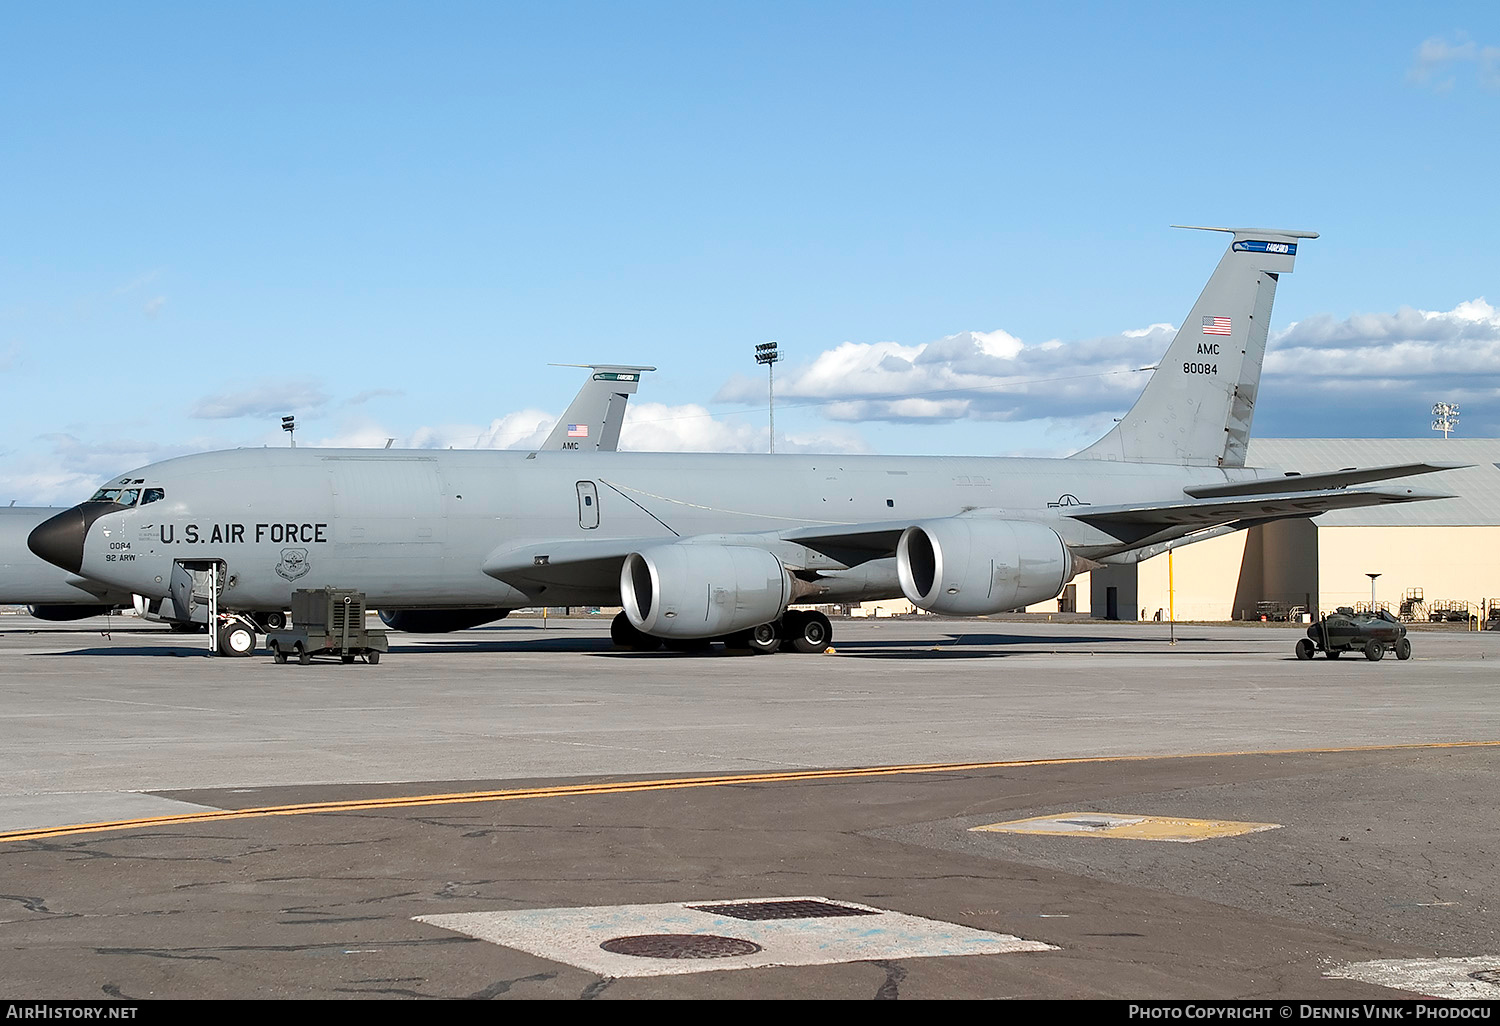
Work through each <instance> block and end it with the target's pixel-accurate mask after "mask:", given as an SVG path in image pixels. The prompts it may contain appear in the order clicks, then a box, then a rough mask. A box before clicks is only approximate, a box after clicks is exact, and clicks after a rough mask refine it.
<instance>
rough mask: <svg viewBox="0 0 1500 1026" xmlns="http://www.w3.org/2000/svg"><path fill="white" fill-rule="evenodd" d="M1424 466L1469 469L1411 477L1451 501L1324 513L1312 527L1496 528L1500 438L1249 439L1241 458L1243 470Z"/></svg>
mask: <svg viewBox="0 0 1500 1026" xmlns="http://www.w3.org/2000/svg"><path fill="white" fill-rule="evenodd" d="M1424 462H1428V463H1472V464H1473V466H1471V467H1468V468H1466V469H1464V470H1445V471H1442V472H1440V473H1437V474H1424V475H1422V476H1421V477H1417V478H1413V479H1412V484H1413V486H1414V487H1416V488H1418V489H1422V490H1425V491H1433V492H1447V493H1448V494H1451V495H1454V496H1456V497H1455V498H1452V499H1438V500H1435V501H1433V502H1413V503H1409V504H1403V505H1398V506H1372V507H1369V508H1366V509H1351V510H1343V511H1341V512H1337V513H1325V514H1323V515H1322V516H1320V517H1318V518H1317V519H1316V520H1315V521H1314V523H1316V524H1317V525H1318V526H1319V527H1496V526H1500V438H1437V437H1433V438H1252V439H1251V440H1250V449H1249V453H1248V457H1247V459H1246V464H1247V465H1248V466H1252V467H1279V468H1281V469H1283V470H1297V471H1301V472H1302V473H1304V474H1305V473H1310V472H1313V471H1320V470H1341V469H1343V468H1344V467H1378V466H1388V465H1391V464H1396V463H1424ZM1370 487H1374V486H1370Z"/></svg>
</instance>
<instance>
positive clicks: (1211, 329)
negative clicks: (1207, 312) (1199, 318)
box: [1203, 317, 1229, 335]
mask: <svg viewBox="0 0 1500 1026" xmlns="http://www.w3.org/2000/svg"><path fill="white" fill-rule="evenodd" d="M1203 334H1205V335H1227V334H1229V318H1228V317H1205V318H1203Z"/></svg>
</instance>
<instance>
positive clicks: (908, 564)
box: [896, 517, 1073, 616]
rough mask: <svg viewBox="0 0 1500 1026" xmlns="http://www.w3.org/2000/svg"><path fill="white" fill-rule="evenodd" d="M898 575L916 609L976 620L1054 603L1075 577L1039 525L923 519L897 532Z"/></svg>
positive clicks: (1058, 542)
mask: <svg viewBox="0 0 1500 1026" xmlns="http://www.w3.org/2000/svg"><path fill="white" fill-rule="evenodd" d="M896 576H897V578H898V579H899V580H900V582H901V592H902V594H904V595H905V596H906V597H907V599H908V600H910V601H911V604H912V605H914V606H916V607H918V608H919V609H925V610H927V611H928V612H932V613H945V614H947V615H949V616H979V615H983V614H985V613H999V612H1002V611H1003V610H1006V609H1016V608H1018V607H1020V606H1025V605H1030V604H1031V603H1033V602H1043V601H1046V600H1047V599H1050V598H1053V597H1055V596H1056V595H1057V594H1058V593H1059V592H1061V591H1062V588H1063V585H1064V584H1066V583H1068V581H1069V580H1071V579H1072V577H1073V554H1072V553H1071V552H1069V551H1068V547H1067V546H1066V545H1064V544H1063V540H1062V539H1061V538H1060V537H1058V535H1057V532H1056V531H1053V530H1052V529H1051V528H1048V527H1043V526H1042V525H1041V524H1033V523H1028V522H1026V521H1023V520H989V519H981V518H977V517H952V518H949V519H944V520H925V521H922V522H921V523H917V524H913V525H912V526H911V527H908V528H907V529H906V530H905V531H903V532H902V533H901V540H900V541H899V542H898V543H897V545H896Z"/></svg>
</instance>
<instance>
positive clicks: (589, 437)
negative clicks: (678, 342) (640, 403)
mask: <svg viewBox="0 0 1500 1026" xmlns="http://www.w3.org/2000/svg"><path fill="white" fill-rule="evenodd" d="M553 366H555V367H586V368H587V369H589V370H591V371H593V372H594V373H593V374H591V375H589V379H588V380H587V381H585V382H584V383H583V387H582V388H580V389H579V390H578V394H577V395H576V396H574V397H573V402H572V403H571V404H570V405H569V406H568V408H567V410H566V411H565V412H564V413H563V415H562V419H561V420H559V421H558V422H557V426H556V427H554V428H553V429H552V433H551V434H550V435H548V436H547V440H546V441H545V442H543V443H542V445H541V448H542V449H585V450H587V451H589V452H614V451H615V449H616V448H617V447H618V446H619V444H620V425H621V424H622V423H624V420H625V404H626V403H627V402H629V401H630V397H631V396H632V395H634V394H635V390H636V388H638V387H639V386H640V383H641V374H642V373H644V372H645V371H654V370H656V368H655V367H623V366H618V365H616V364H606V363H560V364H553Z"/></svg>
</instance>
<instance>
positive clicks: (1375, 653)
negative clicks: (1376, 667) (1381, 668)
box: [1365, 641, 1385, 663]
mask: <svg viewBox="0 0 1500 1026" xmlns="http://www.w3.org/2000/svg"><path fill="white" fill-rule="evenodd" d="M1384 656H1385V646H1384V645H1382V644H1381V643H1380V642H1378V641H1367V642H1365V658H1366V659H1368V660H1370V662H1372V663H1378V662H1380V660H1381V659H1382V658H1383V657H1384Z"/></svg>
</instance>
